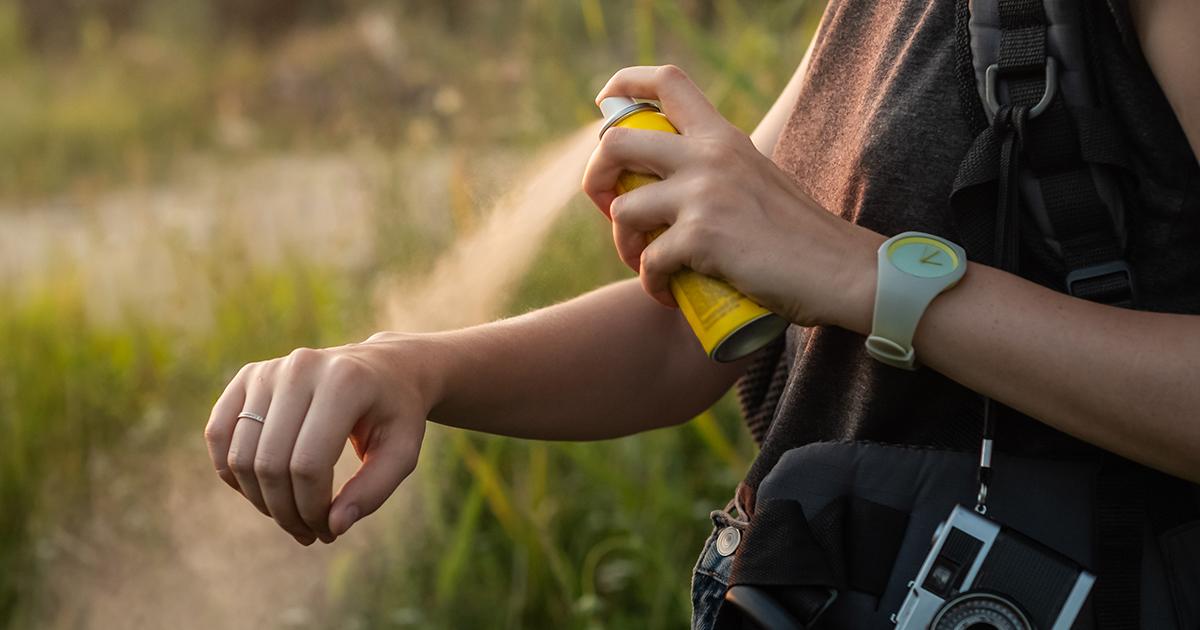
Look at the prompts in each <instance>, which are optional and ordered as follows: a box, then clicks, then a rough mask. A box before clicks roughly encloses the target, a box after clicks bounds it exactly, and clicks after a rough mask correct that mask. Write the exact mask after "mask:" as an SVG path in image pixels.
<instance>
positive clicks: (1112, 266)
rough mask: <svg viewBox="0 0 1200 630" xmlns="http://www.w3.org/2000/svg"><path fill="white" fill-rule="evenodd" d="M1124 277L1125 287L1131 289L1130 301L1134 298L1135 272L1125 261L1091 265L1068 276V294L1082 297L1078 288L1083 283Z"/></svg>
mask: <svg viewBox="0 0 1200 630" xmlns="http://www.w3.org/2000/svg"><path fill="white" fill-rule="evenodd" d="M1113 275H1122V276H1124V277H1125V286H1127V287H1128V289H1129V299H1130V300H1132V299H1133V297H1134V290H1133V270H1132V269H1130V268H1129V263H1127V262H1125V261H1124V260H1113V261H1109V262H1106V263H1100V264H1098V265H1089V266H1087V267H1082V268H1080V269H1075V270H1074V271H1072V272H1070V273H1068V274H1067V293H1068V294H1070V295H1072V296H1074V297H1084V298H1085V299H1087V298H1086V296H1081V295H1079V293H1078V292H1077V291H1076V288H1077V287H1078V286H1079V284H1080V283H1081V282H1086V281H1088V280H1093V279H1095V278H1103V277H1104V276H1113Z"/></svg>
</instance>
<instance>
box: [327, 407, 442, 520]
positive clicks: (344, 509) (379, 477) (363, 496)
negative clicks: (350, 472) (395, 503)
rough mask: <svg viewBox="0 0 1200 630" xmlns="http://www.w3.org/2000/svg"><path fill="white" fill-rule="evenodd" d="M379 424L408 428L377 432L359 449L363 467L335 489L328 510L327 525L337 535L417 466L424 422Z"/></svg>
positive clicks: (379, 502) (375, 507)
mask: <svg viewBox="0 0 1200 630" xmlns="http://www.w3.org/2000/svg"><path fill="white" fill-rule="evenodd" d="M382 426H390V427H401V426H403V427H406V428H407V430H406V431H405V432H397V433H392V434H388V433H386V432H380V433H378V434H377V435H373V436H371V437H370V438H369V439H368V441H367V444H366V445H365V447H364V448H363V449H362V454H363V463H362V467H360V468H359V469H358V472H356V473H354V476H353V477H351V478H350V479H349V480H348V481H347V482H346V484H345V485H343V486H342V489H341V490H340V491H338V495H337V497H336V498H334V500H333V506H332V507H331V508H330V510H329V526H330V528H331V529H332V530H333V533H334V534H336V535H338V536H341V535H342V534H344V533H346V530H348V529H350V526H351V525H353V524H354V523H356V522H357V521H359V520H361V519H362V518H363V517H364V516H366V515H368V514H370V513H372V512H374V511H375V510H377V509H379V506H381V505H383V502H384V501H386V500H387V498H388V497H389V496H391V494H392V492H393V491H394V490H395V489H396V487H397V486H399V485H400V482H401V481H404V479H405V478H406V477H408V475H409V474H411V473H412V471H413V470H414V469H415V468H416V466H417V454H418V453H419V452H420V449H421V440H422V439H423V438H424V436H425V423H424V422H414V423H402V424H401V423H393V424H391V425H382ZM382 426H380V427H377V428H382Z"/></svg>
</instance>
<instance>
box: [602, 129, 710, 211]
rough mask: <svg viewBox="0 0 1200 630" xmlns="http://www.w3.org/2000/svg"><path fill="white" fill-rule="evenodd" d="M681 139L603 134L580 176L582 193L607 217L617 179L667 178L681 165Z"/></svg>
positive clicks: (632, 132) (640, 132)
mask: <svg viewBox="0 0 1200 630" xmlns="http://www.w3.org/2000/svg"><path fill="white" fill-rule="evenodd" d="M685 149H686V145H685V143H684V139H683V138H682V137H681V136H679V135H677V134H673V133H665V132H662V131H653V130H649V129H629V128H625V127H613V128H611V129H609V130H608V131H606V132H605V133H604V137H603V138H601V139H600V144H599V145H598V146H597V147H596V150H595V151H594V152H592V157H591V159H589V160H588V165H587V169H586V170H585V171H584V174H583V191H584V192H586V193H587V195H588V197H590V198H591V199H592V202H593V203H595V204H596V206H597V207H598V208H600V210H601V212H604V213H605V214H606V215H607V214H609V212H608V209H609V204H610V203H611V202H612V200H613V197H614V196H615V195H616V188H617V178H618V177H620V176H621V173H623V172H625V171H632V172H635V173H653V174H654V175H657V176H658V177H659V178H666V177H669V176H670V175H671V174H672V173H674V172H675V171H676V169H678V168H679V166H680V165H682V164H683V162H684V159H685V156H686V155H687V153H686V150H685Z"/></svg>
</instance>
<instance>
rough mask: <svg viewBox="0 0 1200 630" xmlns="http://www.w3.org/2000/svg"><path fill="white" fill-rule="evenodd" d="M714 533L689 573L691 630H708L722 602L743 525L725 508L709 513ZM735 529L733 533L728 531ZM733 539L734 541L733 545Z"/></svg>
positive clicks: (727, 586) (744, 526) (743, 522)
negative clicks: (693, 568)
mask: <svg viewBox="0 0 1200 630" xmlns="http://www.w3.org/2000/svg"><path fill="white" fill-rule="evenodd" d="M712 521H713V530H712V534H710V535H709V537H708V540H707V541H705V542H704V550H703V551H701V552H700V559H699V560H697V561H696V568H695V570H693V572H692V630H710V629H711V628H712V627H713V623H714V622H715V621H716V619H717V610H718V609H719V608H720V607H721V602H723V601H725V591H726V589H728V588H729V572H730V569H731V568H732V567H733V551H734V550H736V549H737V542H736V541H740V538H741V534H742V533H743V532H744V531H745V529H746V522H745V521H742V520H739V519H737V518H735V517H734V516H731V515H730V513H729V511H728V508H727V509H726V510H716V511H714V512H713V513H712ZM730 529H736V530H737V531H736V532H730V531H727V530H730ZM735 539H736V541H735Z"/></svg>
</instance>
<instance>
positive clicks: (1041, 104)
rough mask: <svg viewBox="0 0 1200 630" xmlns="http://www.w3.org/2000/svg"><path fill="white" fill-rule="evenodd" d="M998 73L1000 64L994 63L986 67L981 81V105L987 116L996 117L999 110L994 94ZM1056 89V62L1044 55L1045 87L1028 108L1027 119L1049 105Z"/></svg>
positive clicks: (997, 99) (998, 102) (1044, 109)
mask: <svg viewBox="0 0 1200 630" xmlns="http://www.w3.org/2000/svg"><path fill="white" fill-rule="evenodd" d="M999 74H1000V64H998V63H994V64H992V65H990V66H988V67H987V72H985V73H984V81H983V105H984V107H985V108H986V109H987V113H988V118H989V119H992V118H995V117H996V112H998V111H1000V99H999V98H997V96H996V77H997V75H999ZM1057 91H1058V62H1057V61H1055V60H1054V57H1046V87H1045V88H1044V89H1043V90H1042V98H1041V100H1039V101H1038V102H1037V105H1034V106H1033V108H1032V109H1030V110H1029V116H1028V119H1029V120H1033V119H1034V118H1037V117H1038V116H1039V115H1040V114H1041V113H1042V112H1044V111H1046V109H1047V108H1048V107H1050V101H1053V100H1054V95H1055V94H1056V93H1057Z"/></svg>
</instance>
